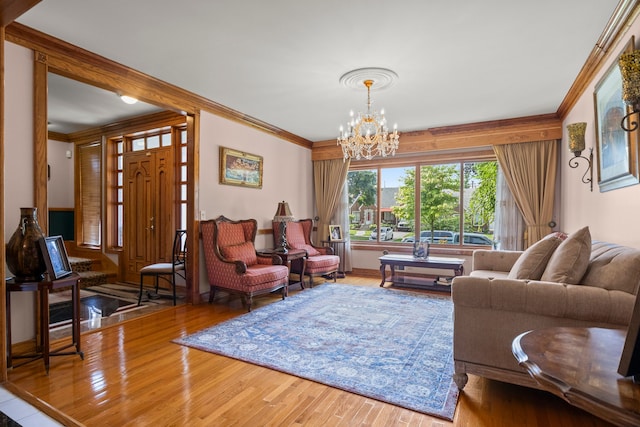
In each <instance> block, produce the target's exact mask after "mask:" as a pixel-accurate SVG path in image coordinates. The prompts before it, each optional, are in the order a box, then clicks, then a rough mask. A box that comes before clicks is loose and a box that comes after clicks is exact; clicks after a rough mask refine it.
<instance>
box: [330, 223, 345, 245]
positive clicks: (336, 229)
mask: <svg viewBox="0 0 640 427" xmlns="http://www.w3.org/2000/svg"><path fill="white" fill-rule="evenodd" d="M341 240H343V236H342V227H341V226H339V225H330V226H329V241H330V242H338V241H341Z"/></svg>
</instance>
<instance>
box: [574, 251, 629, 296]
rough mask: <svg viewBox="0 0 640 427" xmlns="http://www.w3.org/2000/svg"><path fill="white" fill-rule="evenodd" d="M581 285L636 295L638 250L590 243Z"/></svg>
mask: <svg viewBox="0 0 640 427" xmlns="http://www.w3.org/2000/svg"><path fill="white" fill-rule="evenodd" d="M581 284H583V285H588V286H595V287H598V288H604V289H608V290H619V291H624V292H628V293H630V294H632V295H637V294H638V287H639V286H640V250H639V249H635V248H629V247H626V246H621V245H615V244H612V243H606V242H599V241H594V242H592V243H591V260H590V261H589V267H588V268H587V272H586V273H585V275H584V277H583V278H582V280H581Z"/></svg>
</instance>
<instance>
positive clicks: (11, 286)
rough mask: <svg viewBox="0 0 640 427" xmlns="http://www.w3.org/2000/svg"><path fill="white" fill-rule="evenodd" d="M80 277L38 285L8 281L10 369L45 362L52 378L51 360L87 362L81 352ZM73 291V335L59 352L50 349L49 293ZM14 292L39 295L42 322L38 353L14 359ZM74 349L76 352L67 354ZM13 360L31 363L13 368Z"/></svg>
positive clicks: (17, 356)
mask: <svg viewBox="0 0 640 427" xmlns="http://www.w3.org/2000/svg"><path fill="white" fill-rule="evenodd" d="M79 281H80V275H78V274H77V273H73V274H71V275H70V276H68V277H65V278H62V279H59V280H53V281H49V280H42V281H38V282H17V281H15V279H13V278H11V279H7V280H6V303H7V307H6V323H7V368H12V367H17V366H20V365H22V364H24V363H29V362H32V361H34V360H38V359H42V360H43V361H44V367H45V370H46V372H47V375H48V374H49V358H50V357H52V356H67V355H76V354H77V355H79V356H80V358H81V359H83V360H84V353H82V351H80V286H79V285H78V282H79ZM69 287H70V288H71V305H72V307H73V309H72V313H73V314H72V320H71V323H72V335H71V341H72V342H71V343H69V344H66V345H63V346H62V347H59V348H57V349H53V350H52V349H51V348H50V347H49V345H50V344H49V292H50V291H52V290H57V289H62V288H69ZM12 292H36V293H37V294H38V297H39V298H38V304H37V305H38V307H37V309H36V310H37V315H36V317H37V318H38V319H39V329H40V331H39V336H40V339H37V338H36V351H35V352H33V353H29V354H20V355H13V354H12V351H11V293H12ZM70 347H74V348H75V350H73V351H64V350H66V349H68V348H70ZM13 359H29V360H27V361H26V362H23V363H21V364H18V365H14V364H13Z"/></svg>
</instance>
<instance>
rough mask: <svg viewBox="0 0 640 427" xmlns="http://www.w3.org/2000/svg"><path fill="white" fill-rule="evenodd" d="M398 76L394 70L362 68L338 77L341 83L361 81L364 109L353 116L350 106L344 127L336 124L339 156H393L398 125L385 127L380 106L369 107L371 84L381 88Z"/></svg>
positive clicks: (388, 84) (359, 83) (397, 139)
mask: <svg viewBox="0 0 640 427" xmlns="http://www.w3.org/2000/svg"><path fill="white" fill-rule="evenodd" d="M397 78H398V76H397V74H396V73H394V72H393V71H391V70H387V69H384V68H362V69H358V70H354V71H350V72H349V73H347V74H345V75H343V76H342V77H340V82H341V83H343V84H344V85H345V86H350V87H356V86H355V85H356V84H358V86H359V85H361V84H363V85H364V86H365V87H366V88H367V112H366V113H358V115H357V116H356V117H354V114H353V110H352V111H351V112H350V118H349V121H348V122H347V129H346V131H345V129H344V127H342V126H340V136H338V145H340V146H341V147H342V154H343V159H344V160H347V159H349V158H355V159H356V160H360V159H361V158H365V159H367V160H371V159H372V158H373V157H375V156H381V157H387V156H394V155H395V154H396V150H397V149H398V144H399V142H400V134H399V133H398V125H394V126H393V132H389V129H388V128H387V119H386V118H385V116H384V110H380V113H378V112H377V111H372V110H371V88H372V87H374V88H377V89H382V88H385V87H388V86H390V85H391V84H392V83H393V82H394V81H395V80H396V79H397Z"/></svg>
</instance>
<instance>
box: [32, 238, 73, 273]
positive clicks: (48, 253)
mask: <svg viewBox="0 0 640 427" xmlns="http://www.w3.org/2000/svg"><path fill="white" fill-rule="evenodd" d="M39 243H40V250H41V251H42V258H43V259H44V264H45V265H46V266H47V273H48V274H49V280H58V279H62V278H63V277H67V276H69V275H70V274H71V273H73V271H72V270H71V264H70V263H69V257H68V256H67V249H66V248H65V246H64V240H63V239H62V236H51V237H43V238H41V239H40V242H39Z"/></svg>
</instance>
